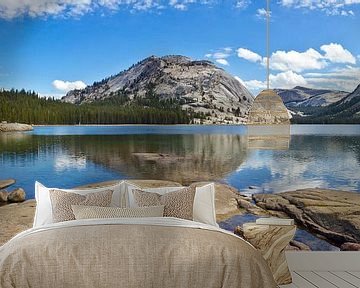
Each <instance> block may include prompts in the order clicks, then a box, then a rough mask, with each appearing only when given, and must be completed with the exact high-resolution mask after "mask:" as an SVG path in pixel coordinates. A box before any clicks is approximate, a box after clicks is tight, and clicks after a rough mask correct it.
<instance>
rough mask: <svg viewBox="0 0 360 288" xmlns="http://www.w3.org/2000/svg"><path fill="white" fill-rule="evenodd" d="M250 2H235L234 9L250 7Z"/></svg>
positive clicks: (238, 0) (240, 0)
mask: <svg viewBox="0 0 360 288" xmlns="http://www.w3.org/2000/svg"><path fill="white" fill-rule="evenodd" d="M250 2H251V1H250V0H237V1H236V3H235V7H236V8H237V9H245V8H247V7H248V6H249V5H250Z"/></svg>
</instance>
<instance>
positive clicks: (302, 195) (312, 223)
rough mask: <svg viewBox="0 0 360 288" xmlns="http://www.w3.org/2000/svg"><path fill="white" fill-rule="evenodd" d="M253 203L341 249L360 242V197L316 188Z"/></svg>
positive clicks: (258, 196)
mask: <svg viewBox="0 0 360 288" xmlns="http://www.w3.org/2000/svg"><path fill="white" fill-rule="evenodd" d="M253 199H254V201H255V203H256V204H257V205H258V206H259V207H261V208H264V209H268V210H274V211H281V212H285V213H286V214H287V215H288V216H289V217H291V218H293V219H295V220H296V222H297V223H298V224H301V225H302V226H304V227H305V228H307V229H308V230H310V231H312V232H315V233H317V234H320V235H322V236H324V237H325V238H326V239H327V240H328V241H329V242H332V243H334V244H336V245H337V246H339V247H340V246H341V245H342V244H343V243H345V242H352V243H357V242H360V233H359V231H360V217H359V215H360V193H354V192H346V191H337V190H327V189H318V188H314V189H302V190H296V191H291V192H284V193H279V194H254V195H253Z"/></svg>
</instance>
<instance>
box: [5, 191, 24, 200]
mask: <svg viewBox="0 0 360 288" xmlns="http://www.w3.org/2000/svg"><path fill="white" fill-rule="evenodd" d="M25 197H26V194H25V191H24V189H22V188H17V189H15V190H13V191H11V192H10V193H9V195H8V202H23V201H25Z"/></svg>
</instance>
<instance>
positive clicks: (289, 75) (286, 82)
mask: <svg viewBox="0 0 360 288" xmlns="http://www.w3.org/2000/svg"><path fill="white" fill-rule="evenodd" d="M307 84H308V82H307V80H306V79H305V78H304V77H303V76H302V75H300V74H297V73H295V72H293V71H290V70H289V71H286V72H281V73H278V74H276V75H272V74H271V75H270V86H271V87H275V88H293V87H295V86H298V85H300V86H306V85H307Z"/></svg>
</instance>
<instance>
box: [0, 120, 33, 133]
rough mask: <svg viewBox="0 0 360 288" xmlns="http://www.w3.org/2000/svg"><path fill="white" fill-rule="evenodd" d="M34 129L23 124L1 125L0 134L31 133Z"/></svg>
mask: <svg viewBox="0 0 360 288" xmlns="http://www.w3.org/2000/svg"><path fill="white" fill-rule="evenodd" d="M31 130H33V127H32V126H31V125H28V124H21V123H3V122H2V123H0V132H17V131H31Z"/></svg>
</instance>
